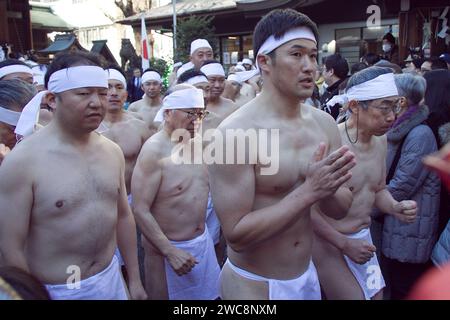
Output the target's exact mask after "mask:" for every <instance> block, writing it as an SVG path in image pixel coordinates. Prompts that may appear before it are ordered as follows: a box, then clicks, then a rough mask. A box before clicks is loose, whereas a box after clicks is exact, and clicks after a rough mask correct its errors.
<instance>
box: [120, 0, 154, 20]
mask: <svg viewBox="0 0 450 320" xmlns="http://www.w3.org/2000/svg"><path fill="white" fill-rule="evenodd" d="M114 3H115V5H116V6H117V7H118V8H119V9H120V11H122V13H123V15H124V17H125V18H126V17H130V16H132V15H135V14H136V13H138V12H142V11H148V10H150V9H151V8H152V5H153V0H145V1H144V0H134V1H133V0H126V3H124V0H114Z"/></svg>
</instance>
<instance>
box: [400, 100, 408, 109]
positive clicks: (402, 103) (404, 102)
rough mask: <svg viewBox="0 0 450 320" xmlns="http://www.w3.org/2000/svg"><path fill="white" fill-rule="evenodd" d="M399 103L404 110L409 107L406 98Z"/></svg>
mask: <svg viewBox="0 0 450 320" xmlns="http://www.w3.org/2000/svg"><path fill="white" fill-rule="evenodd" d="M399 103H400V106H401V107H402V108H406V107H407V106H408V99H406V98H405V97H400V99H399Z"/></svg>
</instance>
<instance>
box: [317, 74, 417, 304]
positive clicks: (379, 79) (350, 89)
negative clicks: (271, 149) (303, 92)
mask: <svg viewBox="0 0 450 320" xmlns="http://www.w3.org/2000/svg"><path fill="white" fill-rule="evenodd" d="M398 99H399V96H398V91H397V87H396V85H395V80H394V74H393V73H392V71H391V70H390V69H389V68H380V67H369V68H367V69H364V70H362V71H360V72H357V73H356V74H354V75H353V76H352V77H351V78H350V79H349V81H348V84H347V88H346V94H345V95H342V96H335V97H334V98H333V99H331V100H330V101H329V104H333V103H340V104H342V105H344V104H345V105H347V106H348V109H349V111H350V117H349V118H348V119H347V120H346V121H345V122H344V123H342V124H340V125H339V132H340V136H341V138H342V141H343V144H345V145H348V146H349V147H350V149H351V150H352V151H353V152H354V153H355V155H356V160H357V161H358V162H357V165H356V166H355V168H354V169H353V170H352V178H351V179H350V181H349V183H348V185H349V187H350V190H351V191H352V193H353V202H352V205H351V207H350V208H349V210H348V214H347V215H346V217H345V218H344V219H342V220H339V221H337V220H334V219H332V218H330V217H326V216H325V215H324V214H326V211H324V210H321V209H320V208H316V210H315V212H314V214H313V226H314V230H315V233H316V235H317V236H316V241H315V242H314V262H315V263H316V265H317V270H318V272H319V278H320V281H321V284H322V287H323V290H324V292H325V295H326V296H327V298H328V299H381V298H382V295H383V291H382V289H383V287H384V279H383V276H382V274H381V270H380V267H379V264H378V260H377V257H376V255H375V251H376V248H375V246H374V245H373V242H372V237H371V234H370V230H369V227H370V224H371V212H372V208H373V207H374V206H375V207H377V208H378V209H379V210H380V211H382V212H385V213H387V214H390V215H392V216H394V217H396V218H397V219H399V220H401V221H403V222H405V223H411V222H413V221H414V219H415V216H416V210H417V209H416V203H415V202H414V201H409V200H404V201H400V202H399V201H396V200H395V199H394V198H393V197H392V195H391V194H390V193H389V191H388V190H387V188H386V161H385V159H386V152H387V151H386V150H387V149H386V146H387V142H386V136H385V133H386V132H387V131H388V130H389V129H390V128H391V126H392V124H393V123H394V120H395V116H396V114H397V112H398V111H399V106H398Z"/></svg>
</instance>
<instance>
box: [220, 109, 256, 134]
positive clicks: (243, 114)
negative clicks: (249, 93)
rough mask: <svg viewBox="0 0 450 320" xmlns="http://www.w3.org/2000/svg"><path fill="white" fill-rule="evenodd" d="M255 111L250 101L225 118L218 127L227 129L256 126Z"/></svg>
mask: <svg viewBox="0 0 450 320" xmlns="http://www.w3.org/2000/svg"><path fill="white" fill-rule="evenodd" d="M253 120H254V113H253V107H252V105H250V103H247V104H246V105H244V106H242V107H241V108H238V109H237V110H236V111H234V112H233V113H232V114H230V115H229V116H228V117H226V118H225V120H223V121H222V122H221V123H220V125H219V126H218V127H217V129H219V130H226V129H249V128H254V122H253Z"/></svg>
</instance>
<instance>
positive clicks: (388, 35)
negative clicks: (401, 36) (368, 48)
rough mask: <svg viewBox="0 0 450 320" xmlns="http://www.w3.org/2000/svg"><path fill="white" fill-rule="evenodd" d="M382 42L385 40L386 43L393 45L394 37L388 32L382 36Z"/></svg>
mask: <svg viewBox="0 0 450 320" xmlns="http://www.w3.org/2000/svg"><path fill="white" fill-rule="evenodd" d="M383 40H387V41H389V42H390V43H392V44H395V38H394V36H393V35H392V33H390V32H388V33H386V34H385V35H384V37H383Z"/></svg>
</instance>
